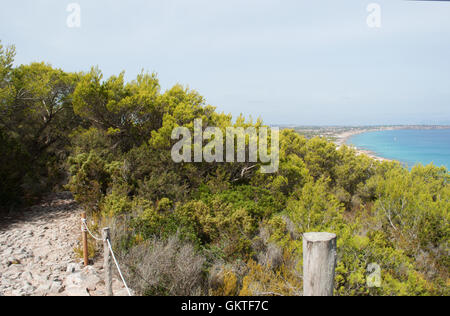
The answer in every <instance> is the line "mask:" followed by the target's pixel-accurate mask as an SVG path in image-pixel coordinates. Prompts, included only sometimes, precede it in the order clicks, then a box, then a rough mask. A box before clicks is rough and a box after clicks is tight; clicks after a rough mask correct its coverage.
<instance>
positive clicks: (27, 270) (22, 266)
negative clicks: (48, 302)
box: [0, 192, 126, 296]
mask: <svg viewBox="0 0 450 316" xmlns="http://www.w3.org/2000/svg"><path fill="white" fill-rule="evenodd" d="M80 214H81V208H80V207H79V206H78V205H77V204H76V202H75V201H74V200H73V198H72V196H71V195H70V193H67V192H64V193H57V194H52V195H51V196H49V197H47V198H46V199H45V200H44V201H43V202H42V203H41V204H40V205H36V206H33V207H31V208H30V209H28V210H25V211H23V212H22V213H21V214H16V215H15V216H14V217H13V218H0V296H103V295H104V293H105V285H104V281H103V271H102V266H101V265H102V263H101V261H102V260H101V259H99V260H97V261H98V262H96V263H95V264H94V265H93V266H89V267H87V268H83V267H82V265H81V263H80V259H77V258H76V256H75V253H74V248H75V247H79V236H80V226H81V223H80ZM113 290H114V294H115V295H118V296H119V295H126V291H125V289H124V287H123V285H122V284H121V282H119V281H118V280H117V279H114V281H113Z"/></svg>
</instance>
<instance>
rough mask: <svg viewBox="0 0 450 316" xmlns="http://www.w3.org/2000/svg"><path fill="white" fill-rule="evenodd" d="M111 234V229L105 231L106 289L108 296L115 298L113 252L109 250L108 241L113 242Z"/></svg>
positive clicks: (104, 266)
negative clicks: (113, 288)
mask: <svg viewBox="0 0 450 316" xmlns="http://www.w3.org/2000/svg"><path fill="white" fill-rule="evenodd" d="M110 238H111V234H110V230H109V227H106V228H104V229H103V252H104V261H103V269H104V270H105V287H106V295H107V296H113V290H112V261H111V252H110V250H109V245H108V241H111V239H110Z"/></svg>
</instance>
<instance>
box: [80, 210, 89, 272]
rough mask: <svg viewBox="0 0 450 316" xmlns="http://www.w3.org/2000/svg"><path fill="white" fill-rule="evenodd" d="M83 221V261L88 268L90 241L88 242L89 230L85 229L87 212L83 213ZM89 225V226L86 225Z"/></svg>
mask: <svg viewBox="0 0 450 316" xmlns="http://www.w3.org/2000/svg"><path fill="white" fill-rule="evenodd" d="M81 220H82V221H83V224H82V225H81V227H82V228H83V229H82V233H81V234H82V239H83V261H84V266H85V267H87V266H88V265H89V249H88V240H87V229H86V227H84V225H85V224H86V212H83V213H81ZM86 225H87V224H86Z"/></svg>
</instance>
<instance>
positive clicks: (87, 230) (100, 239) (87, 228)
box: [81, 218, 103, 241]
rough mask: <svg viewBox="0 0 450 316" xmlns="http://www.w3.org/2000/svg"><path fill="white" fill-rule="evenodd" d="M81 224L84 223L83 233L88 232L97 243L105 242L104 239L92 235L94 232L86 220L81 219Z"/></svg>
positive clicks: (82, 226)
mask: <svg viewBox="0 0 450 316" xmlns="http://www.w3.org/2000/svg"><path fill="white" fill-rule="evenodd" d="M81 223H82V225H81V231H82V232H88V233H89V235H91V237H92V238H94V239H95V240H97V241H103V238H98V237H95V236H94V235H93V234H92V232H91V231H90V230H89V227H88V226H87V225H86V220H85V219H84V218H82V219H81Z"/></svg>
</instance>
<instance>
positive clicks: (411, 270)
mask: <svg viewBox="0 0 450 316" xmlns="http://www.w3.org/2000/svg"><path fill="white" fill-rule="evenodd" d="M13 59H14V49H13V48H5V47H2V46H0V140H1V141H0V151H1V153H2V155H1V156H0V157H1V158H0V159H1V161H0V176H1V178H2V181H1V183H0V205H1V206H2V209H4V210H8V211H10V210H14V208H17V207H18V206H19V205H21V204H22V205H23V204H24V203H29V202H30V201H32V199H33V198H35V197H38V196H39V195H40V194H42V193H43V192H46V191H48V190H50V189H54V188H57V186H58V185H61V184H65V185H66V187H67V188H69V189H70V190H71V191H72V193H73V194H74V197H75V198H76V200H77V201H78V202H79V203H81V204H82V205H83V206H84V207H85V208H86V209H87V210H89V212H90V217H91V218H95V219H96V220H97V222H98V225H102V223H103V224H104V223H108V225H111V226H113V227H114V232H113V233H114V238H113V240H114V242H115V248H116V249H117V252H118V253H119V255H120V259H121V262H122V263H123V264H124V265H125V267H126V275H127V278H128V279H129V280H130V283H131V285H132V287H133V288H134V289H135V290H136V291H138V292H139V293H140V294H147V295H195V294H200V295H239V294H241V295H260V294H268V293H271V294H274V295H297V294H300V293H301V289H302V278H301V276H302V246H301V245H302V240H301V235H302V233H304V232H309V231H328V232H334V233H336V234H337V235H338V266H337V276H336V293H337V294H338V295H449V294H450V293H449V291H448V285H449V275H448V273H449V268H450V261H449V255H448V251H449V249H448V242H449V236H450V231H449V230H450V226H449V211H450V201H449V198H450V185H449V180H450V176H449V173H448V170H446V169H445V168H437V167H434V166H432V165H430V166H420V165H419V166H416V167H414V168H413V169H412V170H408V169H406V168H404V167H402V166H401V165H400V164H399V163H395V162H383V163H380V162H377V161H375V160H373V159H371V158H369V157H367V156H364V155H362V156H358V155H357V154H356V152H355V151H353V150H352V149H349V148H347V147H345V146H343V147H341V148H340V149H339V150H336V146H335V145H334V144H332V143H329V142H327V141H326V140H324V139H321V138H312V139H309V140H308V139H306V138H304V137H303V136H300V135H299V134H298V133H296V132H295V131H293V130H283V131H282V133H281V135H280V145H281V150H280V169H279V171H278V172H277V173H275V174H262V173H260V172H259V171H258V168H249V167H251V166H252V165H253V164H251V163H180V164H176V163H174V162H173V161H172V159H171V154H170V150H171V148H172V146H173V144H174V143H175V141H173V140H172V139H171V133H172V130H173V128H174V127H177V126H185V127H188V128H189V129H193V121H194V119H195V118H202V119H203V124H204V128H206V127H207V126H217V127H220V128H222V129H225V128H226V127H227V126H242V127H248V126H255V127H256V128H259V127H261V126H262V122H261V121H259V120H258V121H257V122H253V121H252V120H251V119H250V120H246V119H245V118H243V117H239V118H237V119H236V120H235V121H233V120H232V118H231V116H230V115H225V114H219V113H217V112H216V111H215V108H214V107H212V106H209V105H207V104H206V101H205V99H204V98H203V97H202V96H200V95H199V94H198V93H197V92H195V91H193V90H189V89H186V88H184V87H182V86H179V85H176V86H174V87H173V88H171V89H169V90H167V91H161V89H160V86H159V82H158V79H157V77H156V76H155V75H154V74H147V73H142V74H140V75H139V76H138V77H137V78H136V79H135V80H133V81H131V82H128V83H127V82H125V81H124V75H123V74H120V75H118V76H113V77H111V78H108V79H104V78H103V77H102V73H101V71H100V70H99V69H96V68H93V69H92V70H91V71H90V72H88V73H79V74H72V73H66V72H63V71H61V70H58V69H54V68H53V67H51V66H49V65H46V64H40V63H38V64H36V63H35V64H31V65H25V66H18V67H13ZM246 168H247V169H246ZM243 170H247V172H242V171H243ZM93 229H95V227H93ZM371 263H376V264H378V265H379V266H380V267H381V269H382V270H381V271H382V275H381V276H382V285H381V287H378V288H369V287H368V285H367V282H366V278H367V275H368V273H367V268H368V266H369V264H371Z"/></svg>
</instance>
